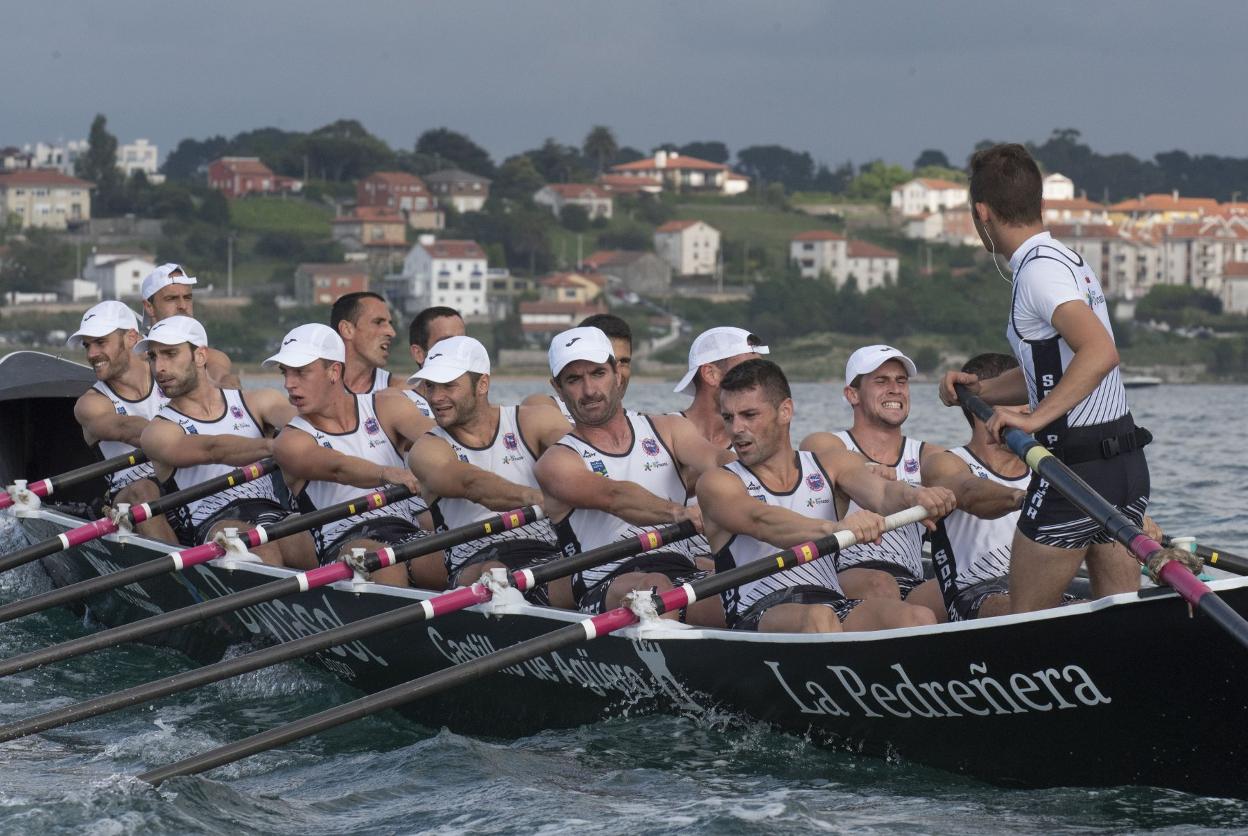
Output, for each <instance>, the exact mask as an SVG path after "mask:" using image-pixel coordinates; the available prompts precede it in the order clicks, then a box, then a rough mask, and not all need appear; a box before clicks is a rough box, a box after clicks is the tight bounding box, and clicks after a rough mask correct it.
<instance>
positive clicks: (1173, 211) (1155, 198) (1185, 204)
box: [1109, 189, 1219, 223]
mask: <svg viewBox="0 0 1248 836" xmlns="http://www.w3.org/2000/svg"><path fill="white" fill-rule="evenodd" d="M1218 211H1219V206H1218V202H1217V201H1216V200H1214V199H1213V198H1211V197H1180V196H1179V190H1178V189H1175V190H1174V191H1173V192H1171V193H1170V194H1148V195H1140V196H1139V197H1138V198H1132V199H1131V200H1123V201H1119V202H1118V203H1115V204H1113V205H1112V206H1110V207H1109V218H1110V221H1111V222H1113V223H1123V222H1125V221H1139V220H1148V221H1152V222H1154V223H1156V222H1160V223H1190V222H1195V221H1199V220H1200V219H1201V218H1202V217H1204V216H1205V215H1207V214H1217V213H1218Z"/></svg>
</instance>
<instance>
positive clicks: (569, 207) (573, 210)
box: [559, 203, 589, 232]
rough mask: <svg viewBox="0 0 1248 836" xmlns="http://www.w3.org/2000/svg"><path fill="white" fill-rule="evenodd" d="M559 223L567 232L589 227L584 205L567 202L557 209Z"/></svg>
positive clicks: (587, 213) (583, 229) (579, 230)
mask: <svg viewBox="0 0 1248 836" xmlns="http://www.w3.org/2000/svg"><path fill="white" fill-rule="evenodd" d="M559 223H560V224H561V225H562V226H563V228H564V229H566V230H568V231H569V232H584V231H585V230H587V229H589V212H588V211H586V209H585V207H584V206H578V205H576V204H575V203H568V204H566V205H565V206H564V207H563V208H562V209H560V210H559Z"/></svg>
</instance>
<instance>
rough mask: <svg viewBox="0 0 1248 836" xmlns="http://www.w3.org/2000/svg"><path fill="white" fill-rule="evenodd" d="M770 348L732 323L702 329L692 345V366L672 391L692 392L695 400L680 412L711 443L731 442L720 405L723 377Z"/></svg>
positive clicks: (723, 446)
mask: <svg viewBox="0 0 1248 836" xmlns="http://www.w3.org/2000/svg"><path fill="white" fill-rule="evenodd" d="M770 350H771V349H769V348H768V347H767V346H765V345H763V341H762V340H761V339H759V338H758V337H757V336H756V335H754V334H751V333H750V332H749V331H746V330H745V329H744V328H733V327H730V326H724V327H720V328H711V329H709V330H707V331H703V332H702V333H701V334H699V335H698V336H697V338H696V339H694V341H693V344H692V345H690V346H689V370H688V371H686V372H685V376H684V377H682V378H681V379H680V382H679V383H677V384H676V388H675V389H674V390H673V391H675V392H676V393H677V394H681V395H692V396H693V402H692V403H690V404H689V406H688V407H686V408H685V409H684V410H683V411H681V412H680V413H678V414H680V415H683V416H685V417H686V418H688V419H689V420H690V421H691V422H692V423H693V425H694V426H695V427H697V428H698V432H700V433H702V437H703V438H705V439H706V440H707V441H709V442H710V443H711V446H713V447H715V448H717V449H726V448H728V447H729V446H731V437H730V434H729V432H728V430H727V429H726V428H725V426H724V419H723V416H722V414H721V412H720V408H719V384H720V381H721V380H723V379H724V375H726V374H728V372H729V371H731V370H732V369H733V368H734V367H735V366H738V365H740V364H741V363H744V362H745V361H746V360H751V359H753V358H755V357H757V356H758V355H759V354H767V353H768V352H769V351H770Z"/></svg>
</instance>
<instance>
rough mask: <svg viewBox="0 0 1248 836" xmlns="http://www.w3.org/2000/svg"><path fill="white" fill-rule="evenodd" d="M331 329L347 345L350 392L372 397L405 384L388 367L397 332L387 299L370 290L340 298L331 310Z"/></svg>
mask: <svg viewBox="0 0 1248 836" xmlns="http://www.w3.org/2000/svg"><path fill="white" fill-rule="evenodd" d="M329 327H330V328H332V329H333V330H334V331H336V332H337V333H338V336H340V337H341V338H342V342H343V345H345V346H346V352H347V361H346V371H345V372H344V377H343V384H344V385H345V386H346V388H347V391H348V392H351V393H353V394H357V395H370V394H372V393H373V392H380V391H382V390H383V389H388V388H390V387H391V386H401V385H402V383H403V381H402V379H401V378H397V377H393V376H391V374H390V370H389V369H387V368H386V365H387V364H388V363H389V362H390V343H391V342H393V341H394V336H395V330H394V321H393V319H392V318H391V316H390V305H388V304H387V303H386V300H385V298H383V297H382V296H379V295H377V294H376V293H373V292H371V291H368V290H364V291H359V292H356V293H347V294H344V295H342V296H340V297H338V300H337V301H336V302H334V305H333V307H332V308H330V311H329Z"/></svg>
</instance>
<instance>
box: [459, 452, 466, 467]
mask: <svg viewBox="0 0 1248 836" xmlns="http://www.w3.org/2000/svg"><path fill="white" fill-rule="evenodd" d="M459 460H460V461H461V462H463V463H464V464H468V457H467V456H466V455H464V454H463V453H460V454H459Z"/></svg>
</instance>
